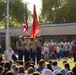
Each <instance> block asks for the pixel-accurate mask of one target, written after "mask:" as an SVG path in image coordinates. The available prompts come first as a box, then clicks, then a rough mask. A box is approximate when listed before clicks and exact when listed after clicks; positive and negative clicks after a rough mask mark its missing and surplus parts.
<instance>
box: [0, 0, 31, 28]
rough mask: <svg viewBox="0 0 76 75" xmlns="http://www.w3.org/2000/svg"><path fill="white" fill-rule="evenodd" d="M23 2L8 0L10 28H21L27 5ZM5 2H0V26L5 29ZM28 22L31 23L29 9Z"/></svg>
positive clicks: (1, 0)
mask: <svg viewBox="0 0 76 75" xmlns="http://www.w3.org/2000/svg"><path fill="white" fill-rule="evenodd" d="M22 1H23V0H9V15H10V16H9V19H10V24H9V25H10V27H13V26H22V25H23V23H24V15H25V9H26V7H25V5H26V4H27V3H23V2H22ZM6 5H7V4H6V0H0V26H1V27H2V26H3V27H4V28H5V27H6V16H7V6H6ZM27 10H28V14H29V16H28V17H29V20H30V21H31V12H30V10H29V9H27Z"/></svg>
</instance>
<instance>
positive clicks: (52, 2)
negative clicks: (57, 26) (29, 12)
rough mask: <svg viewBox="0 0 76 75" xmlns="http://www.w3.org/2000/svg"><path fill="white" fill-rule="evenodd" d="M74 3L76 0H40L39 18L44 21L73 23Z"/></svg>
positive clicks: (75, 13) (75, 12)
mask: <svg viewBox="0 0 76 75" xmlns="http://www.w3.org/2000/svg"><path fill="white" fill-rule="evenodd" d="M75 4H76V0H46V1H44V0H42V10H41V11H42V13H41V15H42V16H41V18H40V19H41V20H43V21H44V23H74V22H76V17H75V15H76V5H75ZM42 23H43V22H42Z"/></svg>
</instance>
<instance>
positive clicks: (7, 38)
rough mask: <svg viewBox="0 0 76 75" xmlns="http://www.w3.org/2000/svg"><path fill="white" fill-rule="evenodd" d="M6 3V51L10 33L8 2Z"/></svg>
mask: <svg viewBox="0 0 76 75" xmlns="http://www.w3.org/2000/svg"><path fill="white" fill-rule="evenodd" d="M6 2H7V29H6V49H8V47H9V46H10V32H9V0H6Z"/></svg>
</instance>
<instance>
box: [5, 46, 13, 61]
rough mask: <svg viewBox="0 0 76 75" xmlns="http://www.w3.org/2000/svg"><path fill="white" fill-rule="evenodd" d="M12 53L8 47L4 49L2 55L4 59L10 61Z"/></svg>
mask: <svg viewBox="0 0 76 75" xmlns="http://www.w3.org/2000/svg"><path fill="white" fill-rule="evenodd" d="M13 54H14V51H13V50H12V48H11V47H9V48H8V50H6V51H5V52H4V57H5V60H6V61H12V60H13V59H12V55H13Z"/></svg>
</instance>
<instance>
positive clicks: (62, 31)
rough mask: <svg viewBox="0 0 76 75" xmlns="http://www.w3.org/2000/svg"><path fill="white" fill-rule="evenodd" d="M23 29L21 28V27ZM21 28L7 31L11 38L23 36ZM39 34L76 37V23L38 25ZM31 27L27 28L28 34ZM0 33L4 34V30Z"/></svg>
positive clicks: (12, 28) (0, 30)
mask: <svg viewBox="0 0 76 75" xmlns="http://www.w3.org/2000/svg"><path fill="white" fill-rule="evenodd" d="M22 27H23V26H22ZM22 27H11V28H10V29H9V31H10V35H11V36H20V35H25V32H22ZM40 28H41V32H40V33H39V35H76V23H66V24H47V25H40ZM31 29H32V27H31V26H29V31H28V32H29V34H30V33H31ZM0 32H5V33H6V29H0Z"/></svg>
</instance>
